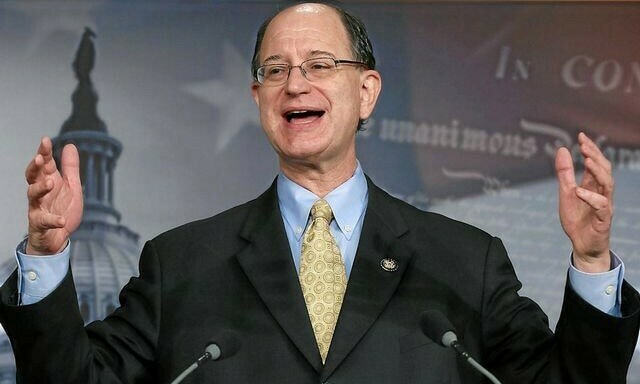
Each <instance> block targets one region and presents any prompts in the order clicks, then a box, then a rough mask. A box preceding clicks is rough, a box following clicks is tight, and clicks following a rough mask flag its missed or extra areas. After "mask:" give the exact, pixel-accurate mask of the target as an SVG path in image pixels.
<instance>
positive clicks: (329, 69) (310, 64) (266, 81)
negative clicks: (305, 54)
mask: <svg viewBox="0 0 640 384" xmlns="http://www.w3.org/2000/svg"><path fill="white" fill-rule="evenodd" d="M342 64H347V65H358V66H363V67H365V68H366V67H367V64H365V63H363V62H360V61H353V60H336V59H334V58H331V57H314V58H313V59H308V60H305V61H303V62H302V63H300V65H290V64H286V63H277V64H266V65H263V66H261V67H260V68H258V70H257V71H256V80H257V81H258V83H259V84H260V85H264V86H267V87H268V86H276V85H282V84H284V83H286V82H287V80H289V76H290V75H291V70H292V69H293V68H300V72H302V76H304V78H305V79H307V80H309V81H319V80H324V79H327V78H330V77H332V76H333V75H334V74H335V73H336V72H337V71H338V65H342Z"/></svg>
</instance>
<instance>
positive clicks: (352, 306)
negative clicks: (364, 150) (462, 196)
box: [321, 178, 411, 381]
mask: <svg viewBox="0 0 640 384" xmlns="http://www.w3.org/2000/svg"><path fill="white" fill-rule="evenodd" d="M367 181H368V183H369V201H368V203H367V212H366V214H365V219H364V223H363V228H362V233H361V235H360V242H359V244H358V251H357V253H356V258H355V261H354V265H353V269H352V271H351V275H350V277H349V282H348V284H347V291H346V293H345V298H344V303H343V306H342V309H341V311H340V316H339V319H338V324H337V326H336V330H335V333H334V336H333V339H332V341H331V347H330V350H329V354H328V356H327V361H326V364H325V366H324V369H323V371H322V377H321V381H324V380H326V379H327V378H328V377H329V376H330V375H331V374H332V373H333V372H334V371H335V369H336V368H337V367H338V366H339V365H340V363H342V361H343V360H344V359H345V358H346V357H347V355H348V354H349V352H351V350H352V349H353V348H354V347H355V346H356V344H357V343H358V342H359V341H360V339H361V338H362V337H363V336H364V334H365V333H366V332H367V330H368V329H369V328H370V327H371V325H372V324H373V323H374V322H375V321H376V319H377V318H378V316H379V315H380V313H381V312H382V311H383V309H384V308H385V306H386V305H387V302H388V301H389V300H390V299H391V297H392V296H393V293H394V292H395V290H396V288H397V286H398V284H399V283H400V280H401V279H402V276H403V274H404V271H405V269H406V267H407V265H408V264H409V261H410V259H411V253H410V251H408V250H407V249H405V248H404V245H403V242H401V241H399V240H400V238H401V237H402V236H403V235H404V234H405V233H406V232H407V231H408V227H407V225H406V223H405V221H404V219H403V218H402V217H401V216H400V215H399V214H398V212H397V210H395V209H394V208H393V202H392V201H391V197H390V196H389V195H387V194H386V193H385V192H384V191H382V190H381V189H379V188H378V187H376V186H375V185H374V184H373V183H372V182H371V180H369V179H368V178H367ZM384 258H390V259H394V260H395V261H396V262H397V265H398V269H397V270H395V271H386V270H384V269H383V268H382V266H381V264H380V263H381V261H382V259H384Z"/></svg>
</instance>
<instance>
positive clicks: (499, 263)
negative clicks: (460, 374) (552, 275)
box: [481, 238, 640, 384]
mask: <svg viewBox="0 0 640 384" xmlns="http://www.w3.org/2000/svg"><path fill="white" fill-rule="evenodd" d="M484 279H485V281H484V286H485V290H484V295H483V303H482V315H481V316H482V339H483V344H484V348H483V351H484V356H483V359H484V361H485V362H486V363H487V365H488V366H489V367H490V369H491V370H492V371H493V372H495V374H496V376H497V377H498V378H500V379H501V380H502V381H503V382H505V383H518V382H520V383H540V384H548V383H585V384H588V383H594V384H596V383H598V384H601V383H608V384H615V383H626V374H627V369H628V366H629V362H630V360H631V357H632V355H633V350H634V347H635V344H636V339H637V336H638V327H639V320H640V300H639V296H638V292H637V291H635V290H634V289H633V288H632V287H631V286H630V285H629V284H627V283H624V284H623V292H622V312H623V316H622V317H621V318H617V317H614V316H610V315H608V314H606V313H604V312H601V311H599V310H598V309H597V308H595V307H593V306H591V305H590V304H588V303H587V302H585V301H584V300H583V299H581V298H580V297H579V296H578V295H577V294H576V293H575V292H574V291H573V290H572V288H571V287H570V285H569V283H568V281H567V287H566V289H565V295H564V302H563V307H562V312H561V315H560V320H559V322H558V325H557V327H556V332H555V335H554V334H553V333H552V332H551V331H550V330H549V327H548V319H547V316H546V315H545V314H544V312H543V311H542V309H541V308H540V307H539V306H538V305H537V304H536V303H534V302H533V301H532V300H530V299H528V298H526V297H521V296H519V295H518V291H519V290H520V288H521V283H520V282H519V281H518V279H517V277H516V275H515V271H514V269H513V266H512V265H511V262H510V261H509V258H508V257H507V253H506V251H505V249H504V246H503V245H502V242H501V241H500V240H499V239H497V238H493V240H492V241H491V244H490V245H489V248H488V251H487V255H486V265H485V275H484Z"/></svg>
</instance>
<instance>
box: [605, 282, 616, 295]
mask: <svg viewBox="0 0 640 384" xmlns="http://www.w3.org/2000/svg"><path fill="white" fill-rule="evenodd" d="M613 290H614V288H613V285H609V286H607V288H606V289H605V290H604V293H606V294H607V296H610V295H611V294H612V293H613Z"/></svg>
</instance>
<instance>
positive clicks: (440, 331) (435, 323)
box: [420, 309, 457, 347]
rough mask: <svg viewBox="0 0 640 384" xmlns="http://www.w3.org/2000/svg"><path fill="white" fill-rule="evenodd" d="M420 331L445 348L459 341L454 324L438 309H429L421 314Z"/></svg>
mask: <svg viewBox="0 0 640 384" xmlns="http://www.w3.org/2000/svg"><path fill="white" fill-rule="evenodd" d="M420 329H421V330H422V332H423V333H424V334H425V335H426V336H427V337H428V338H430V339H431V340H433V341H435V342H436V343H439V344H441V345H443V346H445V347H450V346H451V343H453V342H454V341H457V337H456V334H455V332H456V329H455V328H454V327H453V324H451V322H450V321H449V319H447V317H446V316H445V315H444V314H443V313H442V312H440V311H438V310H436V309H428V310H426V311H424V312H422V313H421V314H420Z"/></svg>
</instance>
